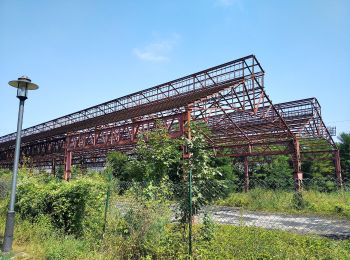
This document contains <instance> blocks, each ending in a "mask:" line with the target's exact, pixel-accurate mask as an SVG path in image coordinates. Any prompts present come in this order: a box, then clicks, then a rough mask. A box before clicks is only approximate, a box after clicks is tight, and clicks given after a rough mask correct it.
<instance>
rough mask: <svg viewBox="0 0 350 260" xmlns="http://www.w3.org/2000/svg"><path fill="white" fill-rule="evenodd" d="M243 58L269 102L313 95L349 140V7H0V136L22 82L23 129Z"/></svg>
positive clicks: (305, 2) (340, 2) (318, 0)
mask: <svg viewBox="0 0 350 260" xmlns="http://www.w3.org/2000/svg"><path fill="white" fill-rule="evenodd" d="M249 54H255V55H256V56H257V58H258V60H259V61H260V63H261V64H262V66H263V68H264V69H265V72H266V78H265V86H266V91H267V93H268V94H269V96H270V98H271V99H272V101H273V102H274V103H278V102H284V101H290V100H296V99H302V98H308V97H316V98H317V99H318V100H319V102H320V103H321V105H322V113H323V117H324V121H325V122H326V123H327V124H328V125H335V126H337V130H338V133H339V132H341V131H347V132H350V113H349V111H350V110H349V109H350V84H349V80H350V77H349V76H350V1H348V0H290V1H287V0H285V1H280V0H276V1H272V0H270V1H268V0H267V1H262V0H255V1H253V0H251V1H250V0H197V1H189V0H187V1H175V0H169V1H167V0H162V1H161V0H159V1H157V0H152V1H146V0H144V1H141V0H140V1H131V0H130V1H112V0H110V1H108V0H99V1H98V0H96V1H88V0H59V1H58V0H51V1H47V0H45V1H43V0H35V1H28V0H27V1H25V0H21V1H19V0H0V136H1V135H4V134H7V133H10V132H14V131H15V130H16V121H17V111H18V100H17V99H16V97H15V96H16V91H15V89H13V88H10V87H9V86H8V85H7V82H8V81H9V80H12V79H16V78H17V77H18V76H21V75H23V74H24V75H28V76H30V78H31V79H32V81H33V82H35V83H37V84H39V85H40V89H39V90H37V91H35V92H30V93H29V99H28V100H27V101H26V107H25V119H24V127H29V126H32V125H35V124H38V123H42V122H44V121H48V120H50V119H54V118H56V117H59V116H62V115H65V114H68V113H71V112H75V111H77V110H80V109H84V108H86V107H89V106H92V105H96V104H99V103H101V102H104V101H108V100H111V99H114V98H117V97H120V96H123V95H126V94H129V93H132V92H135V91H138V90H141V89H144V88H147V87H151V86H154V85H157V84H160V83H163V82H166V81H169V80H173V79H176V78H177V77H180V76H184V75H187V74H190V73H193V72H196V71H199V70H202V69H205V68H207V67H211V66H215V65H218V64H221V63H224V62H227V61H230V60H233V59H236V58H239V57H242V56H246V55H249Z"/></svg>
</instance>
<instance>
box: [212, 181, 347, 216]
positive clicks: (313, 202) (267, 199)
mask: <svg viewBox="0 0 350 260" xmlns="http://www.w3.org/2000/svg"><path fill="white" fill-rule="evenodd" d="M294 194H295V193H294V192H288V191H278V190H277V191H273V190H265V189H260V188H257V189H253V190H250V191H249V192H247V193H232V194H230V195H229V197H227V198H226V199H224V200H220V201H218V202H217V204H218V205H221V206H231V207H241V208H244V209H249V210H256V211H268V212H283V213H293V214H316V215H323V216H332V217H340V218H348V219H350V192H349V191H346V192H331V193H324V192H318V191H303V192H302V198H303V203H302V205H297V204H296V202H295V199H294V198H293V197H294Z"/></svg>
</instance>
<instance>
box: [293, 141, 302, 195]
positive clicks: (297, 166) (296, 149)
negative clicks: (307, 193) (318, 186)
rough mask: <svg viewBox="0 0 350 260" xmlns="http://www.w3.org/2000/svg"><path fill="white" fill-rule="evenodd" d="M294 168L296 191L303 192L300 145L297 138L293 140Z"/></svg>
mask: <svg viewBox="0 0 350 260" xmlns="http://www.w3.org/2000/svg"><path fill="white" fill-rule="evenodd" d="M293 167H294V187H295V191H297V192H299V191H301V190H302V182H303V172H302V171H301V160H300V144H299V140H298V139H297V138H294V140H293Z"/></svg>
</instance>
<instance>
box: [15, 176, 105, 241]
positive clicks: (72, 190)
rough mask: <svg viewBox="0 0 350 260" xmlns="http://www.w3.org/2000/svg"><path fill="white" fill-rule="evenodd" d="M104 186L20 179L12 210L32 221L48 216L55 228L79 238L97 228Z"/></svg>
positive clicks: (81, 181)
mask: <svg viewBox="0 0 350 260" xmlns="http://www.w3.org/2000/svg"><path fill="white" fill-rule="evenodd" d="M104 187H105V184H104V183H103V182H102V181H101V180H98V179H88V178H80V179H76V180H72V181H70V182H61V181H57V180H56V179H51V180H43V178H39V177H28V176H27V177H23V178H22V179H21V181H20V182H19V184H18V187H17V203H16V211H17V212H18V213H19V214H20V216H21V217H22V218H23V219H29V220H32V221H35V220H36V219H37V218H38V217H39V216H41V215H46V216H49V217H50V219H51V221H52V224H53V225H54V226H55V227H56V228H59V229H62V230H63V231H64V232H65V233H66V234H74V235H76V236H79V235H82V234H83V232H84V231H86V232H89V230H90V229H95V228H97V227H96V225H97V226H100V225H101V220H100V215H101V212H102V209H103V208H102V207H103V199H104V193H105V192H104V191H105V188H104ZM96 223H97V224H96Z"/></svg>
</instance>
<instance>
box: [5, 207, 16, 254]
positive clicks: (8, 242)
mask: <svg viewBox="0 0 350 260" xmlns="http://www.w3.org/2000/svg"><path fill="white" fill-rule="evenodd" d="M14 227H15V212H14V211H12V212H11V211H8V212H7V219H6V226H5V235H4V243H3V245H2V251H3V252H4V253H7V252H10V251H11V250H12V242H13V231H14Z"/></svg>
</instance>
